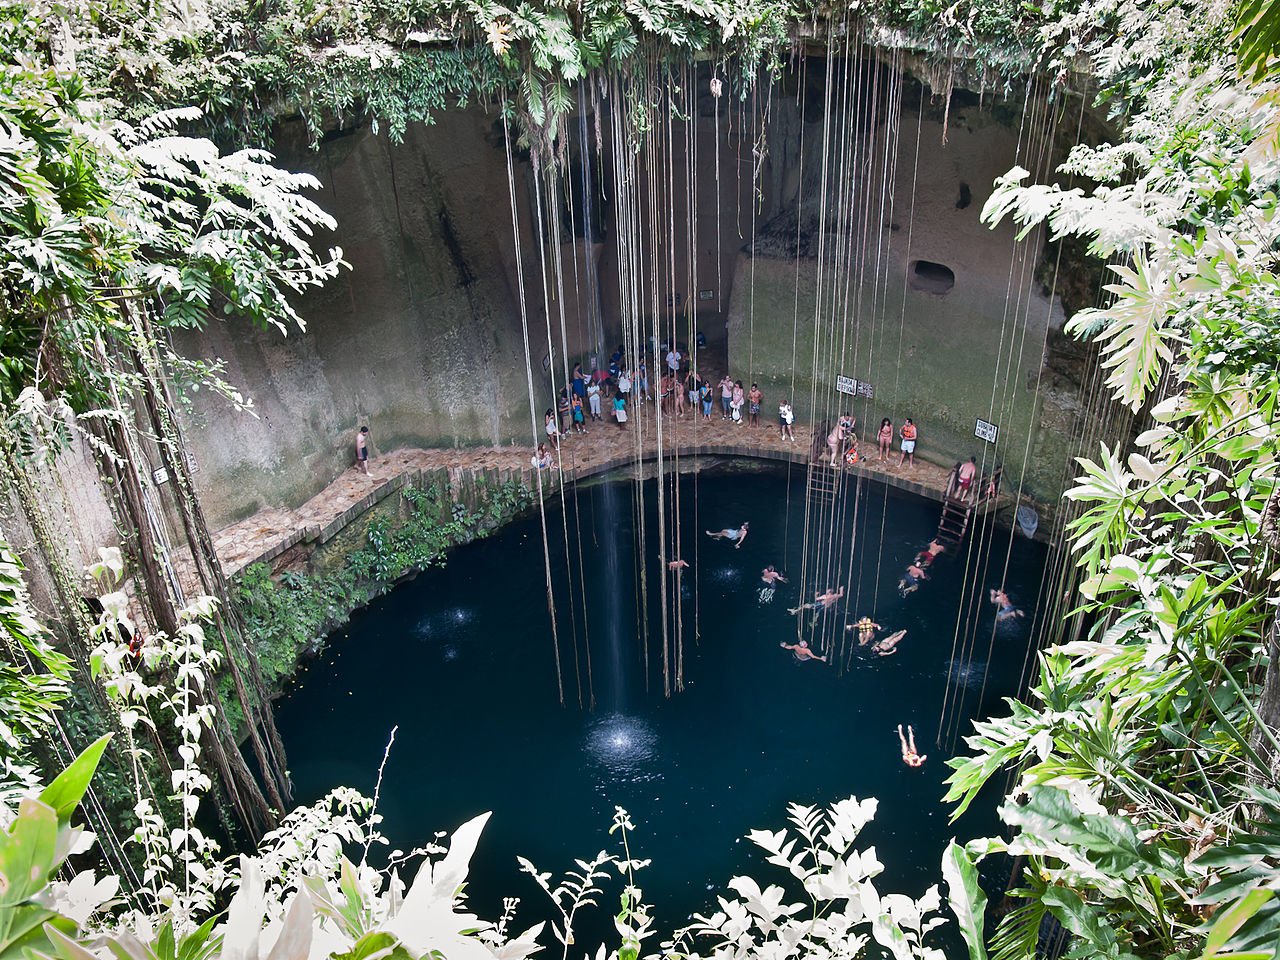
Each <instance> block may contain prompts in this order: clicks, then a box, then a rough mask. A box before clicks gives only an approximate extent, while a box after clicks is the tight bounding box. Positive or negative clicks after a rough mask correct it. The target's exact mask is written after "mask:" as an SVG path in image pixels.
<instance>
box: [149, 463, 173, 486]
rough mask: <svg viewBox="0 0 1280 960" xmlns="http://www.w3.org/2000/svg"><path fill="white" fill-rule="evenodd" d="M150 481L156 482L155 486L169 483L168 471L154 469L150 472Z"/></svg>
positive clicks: (159, 468)
mask: <svg viewBox="0 0 1280 960" xmlns="http://www.w3.org/2000/svg"><path fill="white" fill-rule="evenodd" d="M151 479H152V480H154V481H155V482H156V486H157V487H158V486H160V484H162V483H168V482H169V471H168V470H167V469H165V468H164V467H156V468H155V469H154V470H152V471H151Z"/></svg>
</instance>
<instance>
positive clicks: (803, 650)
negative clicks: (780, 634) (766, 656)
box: [778, 640, 827, 663]
mask: <svg viewBox="0 0 1280 960" xmlns="http://www.w3.org/2000/svg"><path fill="white" fill-rule="evenodd" d="M778 646H780V647H781V648H782V649H783V650H790V651H791V652H792V653H793V654H795V658H796V659H797V660H821V661H822V662H823V663H826V662H827V658H826V657H823V656H819V655H818V654H816V653H814V652H813V651H812V650H810V649H809V642H808V641H807V640H801V641H800V642H799V643H780V644H778Z"/></svg>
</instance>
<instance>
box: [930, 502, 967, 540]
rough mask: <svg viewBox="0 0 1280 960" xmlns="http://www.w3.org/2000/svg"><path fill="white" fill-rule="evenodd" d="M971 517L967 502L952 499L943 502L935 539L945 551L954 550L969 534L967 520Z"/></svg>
mask: <svg viewBox="0 0 1280 960" xmlns="http://www.w3.org/2000/svg"><path fill="white" fill-rule="evenodd" d="M972 515H973V505H972V504H970V503H969V502H968V501H967V500H956V499H954V498H952V497H948V498H947V499H946V500H943V501H942V517H941V519H939V520H938V534H937V536H936V537H935V539H936V540H937V541H938V542H939V543H940V544H942V545H943V546H944V547H946V548H947V549H949V550H950V549H954V548H955V547H956V546H957V545H958V544H959V543H960V541H961V540H963V539H964V535H965V534H966V533H968V532H969V518H970V517H971V516H972Z"/></svg>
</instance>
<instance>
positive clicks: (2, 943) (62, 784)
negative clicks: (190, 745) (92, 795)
mask: <svg viewBox="0 0 1280 960" xmlns="http://www.w3.org/2000/svg"><path fill="white" fill-rule="evenodd" d="M109 739H110V737H102V738H101V739H99V740H98V741H97V742H95V743H94V744H92V745H91V746H90V747H89V748H88V749H87V750H85V752H84V753H82V754H81V755H80V757H79V758H77V759H76V760H75V761H74V762H73V763H72V764H71V766H70V767H68V768H67V769H66V770H64V771H63V772H62V773H61V774H59V775H58V776H57V777H56V778H55V779H54V780H53V782H52V783H50V784H49V785H48V786H47V787H45V788H44V790H43V791H41V793H40V795H39V797H36V798H30V797H29V798H27V799H25V800H23V801H22V803H21V804H20V805H19V807H18V812H17V816H15V817H14V818H13V820H12V822H11V823H9V824H8V827H7V828H6V829H5V830H4V832H3V833H0V960H21V958H25V957H27V956H30V955H31V953H32V952H34V951H39V952H43V953H54V952H57V947H58V944H59V938H60V937H62V936H63V935H65V934H68V933H74V932H75V930H76V924H75V922H74V921H73V920H71V919H70V918H69V917H65V916H62V915H60V914H59V913H58V912H57V911H56V910H52V909H50V908H49V906H48V905H47V903H46V902H43V901H42V899H41V897H40V894H41V893H42V892H43V891H44V890H45V889H46V888H47V887H48V886H49V883H50V881H51V880H52V879H53V877H54V876H55V875H56V874H57V872H58V871H59V870H60V869H61V867H62V864H63V863H64V862H65V861H66V859H67V857H68V856H69V855H70V854H71V853H72V852H73V851H75V850H77V849H78V848H81V847H82V844H81V838H82V835H83V831H82V830H81V829H80V828H78V827H73V826H72V825H71V818H72V816H74V815H75V811H76V808H77V807H78V806H79V805H80V801H81V800H82V799H83V797H84V794H85V791H86V790H88V788H89V781H90V780H91V779H92V778H93V772H94V770H95V769H96V768H97V766H98V761H99V760H100V759H101V758H102V753H103V751H104V750H105V749H106V746H107V741H108V740H109Z"/></svg>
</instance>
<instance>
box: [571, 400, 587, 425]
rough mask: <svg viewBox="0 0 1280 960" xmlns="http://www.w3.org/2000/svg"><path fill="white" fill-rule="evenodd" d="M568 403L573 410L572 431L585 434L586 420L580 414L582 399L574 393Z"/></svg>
mask: <svg viewBox="0 0 1280 960" xmlns="http://www.w3.org/2000/svg"><path fill="white" fill-rule="evenodd" d="M569 403H570V406H571V407H572V409H573V429H574V430H576V431H577V432H578V433H586V432H587V418H586V417H585V416H584V415H583V413H582V398H581V397H580V396H578V395H577V394H576V393H575V394H574V395H573V399H572V400H570V401H569Z"/></svg>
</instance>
